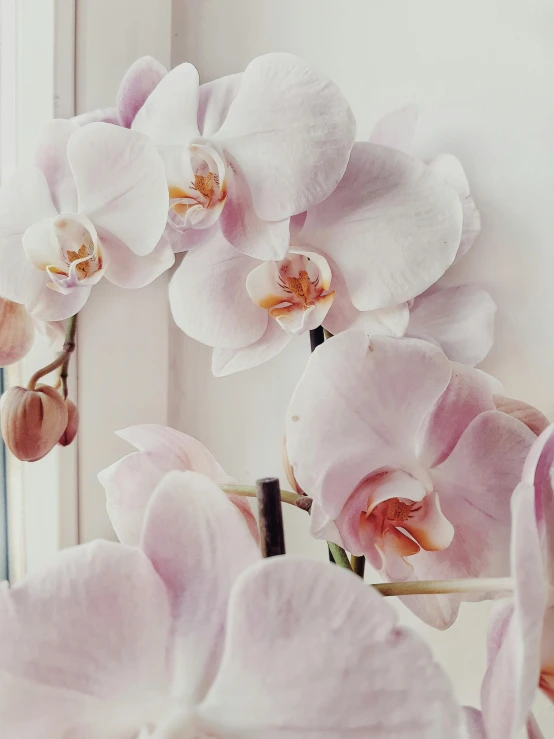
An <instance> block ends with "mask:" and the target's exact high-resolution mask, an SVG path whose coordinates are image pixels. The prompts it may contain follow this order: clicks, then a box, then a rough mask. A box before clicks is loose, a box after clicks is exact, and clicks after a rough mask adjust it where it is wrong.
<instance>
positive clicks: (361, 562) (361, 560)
mask: <svg viewBox="0 0 554 739" xmlns="http://www.w3.org/2000/svg"><path fill="white" fill-rule="evenodd" d="M350 566H351V567H352V572H355V573H356V575H359V576H360V577H361V578H362V580H363V579H364V573H365V557H364V555H363V554H362V555H361V557H357V556H356V555H355V554H352V555H351V557H350Z"/></svg>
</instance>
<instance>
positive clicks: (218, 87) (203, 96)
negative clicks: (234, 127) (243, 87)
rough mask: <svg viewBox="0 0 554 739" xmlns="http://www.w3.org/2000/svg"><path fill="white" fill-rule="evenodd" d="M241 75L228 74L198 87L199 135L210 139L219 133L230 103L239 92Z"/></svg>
mask: <svg viewBox="0 0 554 739" xmlns="http://www.w3.org/2000/svg"><path fill="white" fill-rule="evenodd" d="M241 78H242V74H229V75H227V77H220V78H219V79H217V80H213V81H212V82H207V83H206V84H204V85H200V90H199V100H198V128H199V130H200V135H201V136H204V138H210V137H211V136H213V135H214V134H215V133H217V132H218V131H219V129H220V128H221V126H222V125H223V123H224V122H225V119H226V118H227V113H228V112H229V108H230V107H231V103H232V102H233V100H234V99H235V98H236V96H237V93H238V91H239V87H240V82H241Z"/></svg>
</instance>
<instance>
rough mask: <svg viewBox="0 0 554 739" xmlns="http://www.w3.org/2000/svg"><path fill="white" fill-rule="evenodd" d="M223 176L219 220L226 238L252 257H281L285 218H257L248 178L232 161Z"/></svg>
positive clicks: (286, 235)
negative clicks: (224, 195)
mask: <svg viewBox="0 0 554 739" xmlns="http://www.w3.org/2000/svg"><path fill="white" fill-rule="evenodd" d="M226 179H227V198H226V200H225V207H224V208H223V211H222V213H221V216H220V221H219V222H220V225H221V231H222V233H223V235H224V236H225V238H226V239H227V241H229V243H230V244H232V245H233V246H234V247H235V249H238V250H239V251H240V252H242V253H243V254H247V255H248V256H251V257H255V258H256V259H271V260H279V259H283V258H284V257H285V255H286V253H287V250H288V248H289V237H290V232H289V220H288V219H284V220H281V221H274V222H269V221H263V220H262V219H261V218H258V216H257V215H256V212H255V210H254V207H253V200H252V193H251V191H250V188H249V185H248V182H247V181H246V178H245V177H244V174H243V173H242V171H241V170H240V168H239V166H238V164H237V163H236V162H233V163H231V164H230V165H229V166H228V167H227V175H226Z"/></svg>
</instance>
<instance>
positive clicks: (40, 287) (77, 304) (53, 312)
mask: <svg viewBox="0 0 554 739" xmlns="http://www.w3.org/2000/svg"><path fill="white" fill-rule="evenodd" d="M34 272H35V273H36V275H38V277H39V278H40V282H38V281H35V282H34V283H33V285H32V287H33V291H32V292H31V291H29V295H28V297H27V300H26V302H25V307H26V308H27V310H28V311H29V313H30V314H31V315H32V316H33V318H37V319H38V320H40V321H64V320H65V319H66V318H71V316H74V315H75V314H77V313H78V312H79V311H80V310H81V309H82V308H83V306H84V305H85V303H86V302H87V300H88V299H89V296H90V291H91V290H92V287H91V286H90V285H83V286H79V287H77V288H75V289H74V290H73V291H72V292H70V293H69V294H67V295H62V293H60V292H58V291H57V290H53V289H52V288H50V287H48V283H49V279H48V278H47V276H46V273H45V272H39V270H34Z"/></svg>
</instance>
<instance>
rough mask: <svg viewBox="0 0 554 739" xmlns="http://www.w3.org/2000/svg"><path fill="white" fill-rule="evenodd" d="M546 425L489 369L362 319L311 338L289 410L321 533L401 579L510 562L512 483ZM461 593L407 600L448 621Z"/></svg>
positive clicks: (483, 573) (291, 448)
mask: <svg viewBox="0 0 554 739" xmlns="http://www.w3.org/2000/svg"><path fill="white" fill-rule="evenodd" d="M535 438H536V437H535V434H533V432H532V431H531V430H530V429H529V428H528V427H527V426H526V425H525V424H523V423H522V422H520V421H518V420H517V419H516V418H513V417H512V416H510V415H509V414H506V413H502V412H500V411H497V410H495V405H494V401H493V397H492V392H491V389H490V387H489V384H488V381H487V379H486V376H485V375H484V374H483V373H480V372H479V371H477V370H473V369H471V368H468V367H465V366H464V365H461V364H456V363H452V362H450V361H449V360H448V359H447V358H446V356H445V355H444V354H443V352H441V351H440V350H439V349H438V348H437V347H435V346H433V345H432V344H429V343H428V342H425V341H421V340H418V339H393V338H389V337H384V336H377V337H374V338H372V339H371V340H370V341H369V340H368V338H367V336H366V335H365V333H364V332H363V331H359V330H352V331H347V332H345V333H343V334H340V335H339V336H335V337H334V338H333V339H331V340H330V341H327V342H325V344H324V345H323V346H320V347H319V348H318V349H317V350H316V351H315V352H314V354H313V355H312V357H311V358H310V361H309V363H308V366H307V368H306V370H305V373H304V375H303V377H302V379H301V380H300V382H299V384H298V386H297V388H296V390H295V392H294V395H293V398H292V400H291V402H290V405H289V408H288V411H287V425H286V444H287V454H288V458H289V460H290V463H291V464H292V467H293V469H294V475H295V477H296V480H297V481H298V484H299V486H300V487H301V488H302V490H304V491H305V493H306V494H307V495H309V496H311V497H312V498H313V499H314V504H313V507H312V534H313V535H314V536H316V537H317V538H323V539H327V540H330V541H334V542H336V543H337V544H340V545H342V546H344V547H345V548H346V549H347V550H348V551H350V552H352V553H353V554H356V555H362V554H363V555H365V556H366V557H367V559H368V561H369V562H370V563H371V564H372V565H373V567H374V568H375V569H376V570H378V571H379V572H381V573H382V574H383V575H384V577H386V578H387V579H391V580H399V581H402V580H428V579H447V578H457V577H496V576H503V575H506V574H507V572H508V570H509V532H510V506H509V501H510V496H511V493H512V490H513V488H514V487H515V484H516V483H517V480H518V479H519V476H520V474H521V469H522V467H523V462H524V460H525V457H526V455H527V452H528V451H529V448H530V447H531V444H532V443H533V441H534V439H535ZM461 597H462V596H458V595H455V596H446V595H444V596H443V595H440V596H408V597H406V598H404V599H403V600H404V602H405V603H406V605H407V606H408V607H409V608H410V609H411V610H413V611H414V613H416V614H417V615H418V616H419V617H420V618H422V619H423V620H425V621H426V622H428V623H430V624H432V625H434V626H436V627H438V628H447V627H448V626H450V625H451V624H452V623H453V621H454V620H455V618H456V616H457V613H458V610H459V606H460V599H461ZM464 597H465V596H464Z"/></svg>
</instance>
